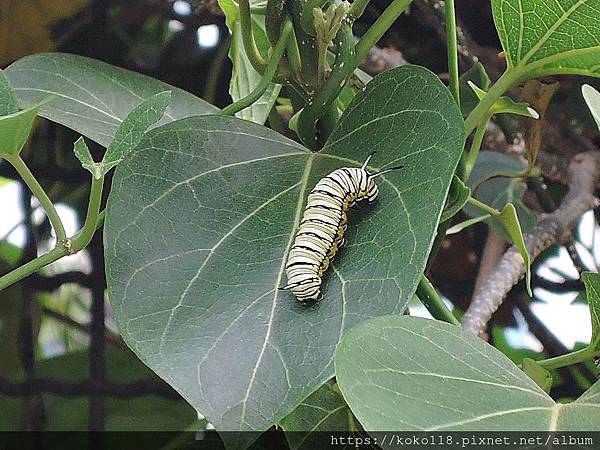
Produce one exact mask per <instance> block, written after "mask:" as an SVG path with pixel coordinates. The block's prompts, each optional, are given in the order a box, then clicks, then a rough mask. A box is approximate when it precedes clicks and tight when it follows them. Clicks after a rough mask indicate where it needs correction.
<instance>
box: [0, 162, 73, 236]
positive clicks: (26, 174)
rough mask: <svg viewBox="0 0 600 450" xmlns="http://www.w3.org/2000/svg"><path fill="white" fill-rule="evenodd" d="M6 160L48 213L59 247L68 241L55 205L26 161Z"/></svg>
mask: <svg viewBox="0 0 600 450" xmlns="http://www.w3.org/2000/svg"><path fill="white" fill-rule="evenodd" d="M6 160H7V161H8V162H9V163H10V164H11V165H12V166H13V167H14V168H15V170H16V171H17V172H18V173H19V175H20V176H21V178H22V179H23V181H24V182H25V184H27V187H28V188H29V189H30V190H31V192H32V193H33V195H35V197H36V198H37V199H38V201H39V202H40V205H42V208H44V211H45V212H46V215H47V216H48V220H50V223H51V224H52V227H53V228H54V233H55V234H56V242H57V245H58V244H59V243H60V242H62V241H64V240H65V239H67V234H66V232H65V227H64V226H63V223H62V220H60V216H59V215H58V213H57V212H56V208H54V204H53V203H52V201H51V200H50V198H48V195H47V194H46V192H45V191H44V189H43V188H42V186H41V185H40V183H39V182H38V181H37V179H36V178H35V176H34V175H33V174H32V173H31V171H30V170H29V167H27V165H26V164H25V161H23V160H22V159H21V157H20V156H18V155H17V156H16V157H10V158H6Z"/></svg>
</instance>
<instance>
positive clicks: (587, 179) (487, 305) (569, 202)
mask: <svg viewBox="0 0 600 450" xmlns="http://www.w3.org/2000/svg"><path fill="white" fill-rule="evenodd" d="M568 171H569V192H568V193H567V195H566V196H565V197H564V199H563V201H562V202H561V204H560V206H559V208H558V209H557V210H556V211H554V212H553V213H551V214H548V215H547V216H546V217H545V218H543V219H542V220H541V221H540V222H538V223H537V225H536V226H535V227H533V229H532V230H531V231H530V232H529V233H527V234H526V235H525V245H526V247H527V251H528V252H529V255H530V258H531V260H532V261H533V260H535V258H537V257H538V256H539V254H540V253H541V252H542V251H543V250H545V249H547V248H548V247H550V246H551V245H552V244H554V243H556V242H559V241H562V240H564V239H565V238H568V237H569V236H570V234H571V231H572V229H573V227H574V226H575V225H576V223H577V221H578V220H579V218H580V216H581V215H582V214H583V213H585V212H586V211H588V210H589V209H590V208H592V207H593V206H594V203H595V198H594V189H595V187H596V183H597V181H598V177H599V176H600V154H599V153H597V152H585V153H579V154H578V155H576V156H575V157H574V158H573V159H572V160H571V163H570V164H569V170H568ZM524 273H525V267H524V263H523V258H522V257H521V255H520V254H519V252H518V250H517V249H516V247H515V246H512V247H510V248H509V249H508V250H507V251H506V253H504V255H503V256H502V258H501V259H500V262H499V263H498V264H497V265H496V268H495V269H494V271H493V272H492V273H491V275H490V276H489V277H488V279H487V280H486V282H485V283H484V284H483V285H482V287H481V289H479V290H478V291H477V292H476V293H475V296H474V297H473V301H472V303H471V305H470V306H469V308H468V309H467V311H466V312H465V315H464V316H463V318H462V324H463V327H464V329H465V330H467V331H469V332H471V333H473V334H477V335H479V334H481V333H483V332H484V330H485V326H486V323H487V322H488V321H489V320H490V318H491V316H492V314H493V313H494V312H495V311H496V310H497V309H498V307H499V306H500V305H501V304H502V301H503V300H504V297H506V294H507V293H508V292H509V291H510V290H511V288H512V287H513V286H514V285H515V284H517V282H518V281H519V280H520V279H521V278H522V277H523V274H524Z"/></svg>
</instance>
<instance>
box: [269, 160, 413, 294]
mask: <svg viewBox="0 0 600 450" xmlns="http://www.w3.org/2000/svg"><path fill="white" fill-rule="evenodd" d="M373 155H374V153H371V154H370V155H369V156H368V157H367V159H366V160H365V162H364V163H363V165H362V167H361V168H360V169H359V168H356V167H342V168H340V169H337V170H334V171H333V172H331V173H330V174H329V175H327V176H326V177H324V178H322V179H321V180H319V182H317V184H316V185H315V187H314V188H313V189H312V191H311V192H310V194H309V195H308V201H307V204H306V209H305V211H304V215H303V217H302V220H301V222H300V228H299V230H298V232H297V233H296V236H295V238H294V244H293V245H292V247H291V249H290V252H289V256H288V260H287V263H286V266H285V270H286V275H287V279H288V284H287V285H286V286H284V287H282V288H281V289H289V290H291V291H292V293H293V294H294V295H295V297H296V299H297V300H298V302H299V303H300V304H302V305H304V306H310V305H312V304H314V303H316V302H318V301H320V300H321V299H322V298H323V294H322V293H321V282H322V280H323V274H324V273H325V271H326V270H327V268H328V267H329V265H330V264H331V262H332V261H333V259H334V257H335V255H336V253H337V251H338V249H340V248H342V247H344V246H345V245H346V243H347V242H346V239H345V238H344V232H345V231H346V228H347V210H348V208H351V207H354V206H357V207H363V206H366V205H370V204H372V203H374V202H375V200H376V199H377V195H378V193H379V190H378V188H377V185H376V184H375V182H374V179H375V178H376V177H378V176H380V175H383V174H385V173H388V172H390V171H392V170H397V169H401V168H402V167H404V166H397V167H391V168H389V169H385V170H382V171H380V172H375V173H369V172H368V171H367V164H369V161H370V160H371V158H372V156H373Z"/></svg>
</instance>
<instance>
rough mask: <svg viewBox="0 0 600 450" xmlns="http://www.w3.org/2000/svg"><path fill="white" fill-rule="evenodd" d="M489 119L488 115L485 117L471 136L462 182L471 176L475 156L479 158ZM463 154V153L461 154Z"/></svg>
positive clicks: (475, 159)
mask: <svg viewBox="0 0 600 450" xmlns="http://www.w3.org/2000/svg"><path fill="white" fill-rule="evenodd" d="M489 119H490V116H489V114H488V115H487V116H485V117H484V118H483V119H482V120H481V122H479V125H477V130H476V131H475V135H474V136H473V141H472V142H471V148H470V149H469V153H468V155H467V157H466V161H465V166H464V172H463V181H464V182H466V181H467V180H468V179H469V177H470V176H471V172H472V171H473V167H475V163H476V162H477V156H479V150H480V149H481V144H482V143H483V137H484V136H485V130H486V128H487V123H488V120H489ZM463 154H464V153H463Z"/></svg>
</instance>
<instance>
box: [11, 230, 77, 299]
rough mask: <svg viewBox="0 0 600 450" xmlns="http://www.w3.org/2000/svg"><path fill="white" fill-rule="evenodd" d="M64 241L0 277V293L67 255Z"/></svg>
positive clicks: (67, 251) (67, 250)
mask: <svg viewBox="0 0 600 450" xmlns="http://www.w3.org/2000/svg"><path fill="white" fill-rule="evenodd" d="M65 243H66V241H63V242H62V243H60V244H59V245H58V246H56V247H54V248H53V249H52V250H50V251H49V252H48V253H45V254H43V255H42V256H38V257H37V258H35V259H33V260H31V261H29V262H28V263H25V264H23V265H22V266H20V267H17V268H16V269H15V270H13V271H12V272H9V273H7V274H6V275H4V276H2V277H0V291H2V290H3V289H6V288H7V287H9V286H11V285H12V284H15V283H16V282H18V281H21V280H22V279H23V278H25V277H27V276H29V275H31V274H32V273H34V272H37V271H38V270H40V269H42V268H44V267H46V266H47V265H48V264H51V263H53V262H54V261H57V260H59V259H60V258H62V257H63V256H66V255H68V254H69V249H68V247H67V246H66V245H65Z"/></svg>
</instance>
